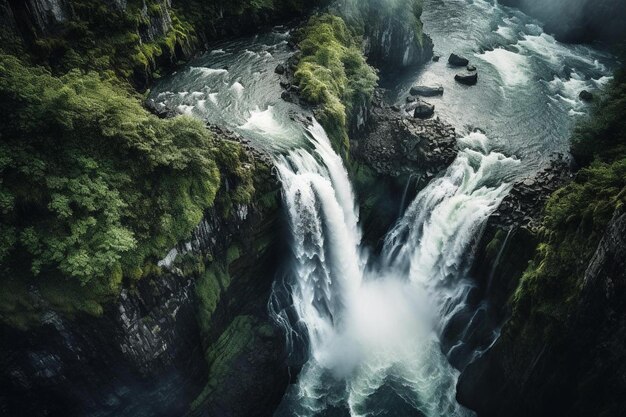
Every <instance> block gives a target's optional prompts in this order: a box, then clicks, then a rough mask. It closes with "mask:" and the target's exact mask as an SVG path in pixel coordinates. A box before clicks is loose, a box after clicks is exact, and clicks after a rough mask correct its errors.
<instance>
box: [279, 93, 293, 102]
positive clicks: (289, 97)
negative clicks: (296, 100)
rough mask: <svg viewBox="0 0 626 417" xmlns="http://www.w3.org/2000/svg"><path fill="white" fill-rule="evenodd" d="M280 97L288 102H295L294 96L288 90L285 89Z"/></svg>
mask: <svg viewBox="0 0 626 417" xmlns="http://www.w3.org/2000/svg"><path fill="white" fill-rule="evenodd" d="M280 98H282V99H283V100H285V101H286V102H288V103H291V102H293V96H292V95H291V93H289V92H288V91H283V92H282V94H281V95H280Z"/></svg>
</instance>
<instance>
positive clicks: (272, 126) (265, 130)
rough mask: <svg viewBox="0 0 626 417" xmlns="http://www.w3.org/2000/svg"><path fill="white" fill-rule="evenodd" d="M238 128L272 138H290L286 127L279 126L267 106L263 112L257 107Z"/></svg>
mask: <svg viewBox="0 0 626 417" xmlns="http://www.w3.org/2000/svg"><path fill="white" fill-rule="evenodd" d="M239 128H240V129H243V130H247V131H250V132H254V133H258V134H262V135H267V136H269V137H272V138H282V139H286V138H289V137H290V136H291V132H290V130H289V129H288V128H287V126H285V125H283V124H281V123H280V122H279V121H278V119H277V118H276V117H275V114H274V107H273V106H269V107H268V108H267V109H265V110H261V109H259V108H258V107H257V108H256V110H253V111H252V112H250V117H249V118H248V120H247V121H246V122H245V123H244V124H243V125H241V126H240V127H239Z"/></svg>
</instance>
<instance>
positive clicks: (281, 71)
mask: <svg viewBox="0 0 626 417" xmlns="http://www.w3.org/2000/svg"><path fill="white" fill-rule="evenodd" d="M274 72H275V73H276V74H278V75H283V74H284V73H285V66H284V65H283V64H278V65H277V66H276V69H274Z"/></svg>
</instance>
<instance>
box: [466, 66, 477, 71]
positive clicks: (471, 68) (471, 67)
mask: <svg viewBox="0 0 626 417" xmlns="http://www.w3.org/2000/svg"><path fill="white" fill-rule="evenodd" d="M467 70H468V71H470V72H472V71H476V67H475V66H473V65H468V66H467Z"/></svg>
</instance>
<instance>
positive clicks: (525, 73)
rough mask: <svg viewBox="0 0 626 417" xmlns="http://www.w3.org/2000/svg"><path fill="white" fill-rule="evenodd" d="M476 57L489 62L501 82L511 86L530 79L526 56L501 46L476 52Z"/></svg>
mask: <svg viewBox="0 0 626 417" xmlns="http://www.w3.org/2000/svg"><path fill="white" fill-rule="evenodd" d="M476 57H478V58H480V59H482V60H483V61H485V62H488V63H489V64H491V65H492V66H493V67H494V68H495V69H496V70H497V71H498V74H499V76H500V79H501V80H502V82H503V83H504V84H505V85H506V86H508V87H513V86H517V85H520V84H525V83H527V82H528V81H530V69H529V65H530V63H529V61H528V57H526V56H524V55H520V54H518V53H515V52H511V51H508V50H506V49H503V48H496V49H494V50H492V51H486V52H485V53H483V54H476Z"/></svg>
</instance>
